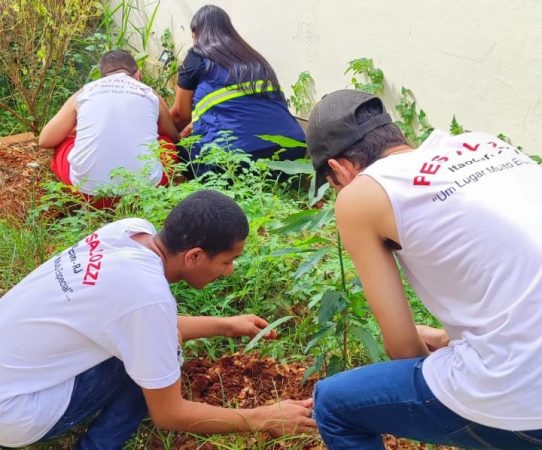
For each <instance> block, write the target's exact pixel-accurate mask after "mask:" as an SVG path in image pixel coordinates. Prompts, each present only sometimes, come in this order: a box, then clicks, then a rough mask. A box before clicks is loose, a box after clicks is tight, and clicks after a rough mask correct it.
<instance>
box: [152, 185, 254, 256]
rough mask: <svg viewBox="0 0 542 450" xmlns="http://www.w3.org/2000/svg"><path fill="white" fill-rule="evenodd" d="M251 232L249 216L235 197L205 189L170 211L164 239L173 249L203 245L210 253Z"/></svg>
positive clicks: (229, 246) (163, 235)
mask: <svg viewBox="0 0 542 450" xmlns="http://www.w3.org/2000/svg"><path fill="white" fill-rule="evenodd" d="M247 235H248V220H247V217H246V216H245V213H244V212H243V210H242V209H241V208H240V207H239V205H238V204H237V203H235V202H234V201H233V200H232V199H231V198H229V197H227V196H226V195H224V194H221V193H220V192H216V191H211V190H203V191H198V192H195V193H193V194H190V195H189V196H188V197H186V198H185V199H184V200H183V201H182V202H181V203H179V204H178V205H177V206H176V207H175V208H173V210H172V211H171V212H170V213H169V214H168V216H167V217H166V220H165V222H164V227H163V228H162V230H161V231H160V234H159V236H160V239H161V240H162V241H163V242H164V244H165V246H166V249H167V251H168V252H169V253H172V254H175V253H178V252H182V251H184V250H189V249H191V248H195V247H201V248H202V249H203V250H204V251H205V252H206V253H207V254H209V256H215V255H217V254H219V253H222V252H226V251H228V250H231V249H232V248H233V246H234V245H235V244H236V243H237V242H240V241H244V240H245V239H246V237H247Z"/></svg>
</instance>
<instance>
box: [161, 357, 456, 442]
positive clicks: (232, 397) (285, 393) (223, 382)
mask: <svg viewBox="0 0 542 450" xmlns="http://www.w3.org/2000/svg"><path fill="white" fill-rule="evenodd" d="M305 368H306V367H305V366H304V365H303V364H300V363H295V364H289V365H282V364H280V363H279V362H277V361H275V360H273V359H271V358H260V357H258V356H257V355H252V354H251V355H244V354H235V355H232V356H225V357H223V358H221V359H219V360H218V361H215V362H211V361H209V360H206V359H194V360H188V361H186V362H185V364H184V366H183V375H182V384H183V391H184V393H185V395H186V396H187V397H189V398H192V400H195V401H201V402H206V403H209V404H212V405H215V406H226V407H237V408H253V407H256V406H262V405H269V404H271V403H274V402H276V401H278V400H285V399H288V398H290V399H295V400H301V399H305V398H308V397H311V396H312V390H313V386H314V383H315V382H316V379H315V378H310V379H309V380H308V381H307V382H306V383H305V384H304V385H302V384H301V379H302V378H303V374H304V372H305ZM265 440H268V441H269V440H270V437H269V436H265V435H263V436H250V437H248V438H247V442H253V445H250V447H248V448H266V449H273V450H279V449H287V448H291V447H295V448H298V449H301V448H302V449H303V450H324V449H325V446H324V445H323V444H322V442H321V440H320V439H319V438H318V437H314V438H307V437H300V438H297V439H292V440H288V441H284V442H278V443H274V444H273V443H270V442H268V443H267V445H265V444H264V441H265ZM171 443H172V445H171V447H170V448H172V449H179V450H196V449H198V450H219V449H220V448H226V447H223V446H218V445H215V444H212V443H203V442H202V441H201V440H200V441H198V440H197V439H196V438H193V437H191V436H187V435H185V434H182V433H178V434H177V436H176V437H175V438H174V440H173V441H172V442H171ZM385 443H386V449H387V450H422V449H430V448H431V449H434V450H453V449H452V447H443V446H427V445H426V444H421V443H413V442H409V441H407V440H405V439H397V438H395V437H393V436H385ZM150 448H152V449H153V450H158V449H163V448H164V445H163V443H162V442H161V441H160V440H159V439H154V440H153V442H152V446H151V447H150ZM228 448H229V447H228Z"/></svg>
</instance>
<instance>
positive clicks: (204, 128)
mask: <svg viewBox="0 0 542 450" xmlns="http://www.w3.org/2000/svg"><path fill="white" fill-rule="evenodd" d="M185 63H186V64H190V65H194V66H195V67H197V70H196V71H195V72H194V73H193V74H191V77H188V76H187V75H186V74H185V71H184V70H183V68H181V70H180V72H179V85H180V86H181V87H183V88H185V89H191V88H192V89H193V90H194V98H193V101H192V106H193V110H194V112H193V115H192V120H193V133H194V134H198V135H201V140H200V141H199V143H198V147H199V148H201V147H202V146H203V145H205V144H208V143H211V142H214V141H216V140H217V139H220V138H221V135H222V133H223V132H224V131H230V132H231V135H230V136H231V141H230V142H228V144H227V146H226V148H227V149H235V148H238V149H241V150H243V151H246V152H247V153H250V154H254V155H257V157H261V156H260V155H259V153H260V152H261V151H262V150H264V149H268V148H270V147H273V144H271V143H270V142H268V141H265V140H263V139H261V138H259V137H258V135H279V136H286V137H289V138H291V139H295V140H298V141H300V142H303V141H304V140H305V135H304V133H303V130H302V129H301V127H300V125H299V124H298V122H297V120H296V119H295V118H294V117H293V116H292V114H291V113H290V112H289V110H288V106H287V104H286V101H285V100H284V95H283V93H282V92H281V91H268V92H262V93H254V94H247V93H243V92H239V91H240V90H241V89H237V92H239V94H240V95H239V96H237V97H235V96H232V92H233V91H232V87H233V86H239V85H238V84H237V85H234V84H232V82H231V81H229V80H228V72H227V70H226V69H225V68H224V67H222V66H220V65H219V64H216V63H214V62H213V61H211V60H209V59H206V58H204V57H202V56H200V55H198V54H197V53H196V52H194V50H191V51H190V53H189V55H188V57H187V61H186V62H185ZM207 66H209V67H210V69H209V70H205V67H207ZM243 83H246V84H245V85H246V86H247V87H248V86H250V83H251V82H250V80H249V79H244V80H243ZM258 86H259V85H258ZM222 99H227V100H224V101H221V100H222ZM217 100H218V101H217ZM274 148H275V150H276V149H277V148H278V147H274ZM265 156H271V154H269V155H265ZM301 156H303V153H301V154H300V155H299V157H301Z"/></svg>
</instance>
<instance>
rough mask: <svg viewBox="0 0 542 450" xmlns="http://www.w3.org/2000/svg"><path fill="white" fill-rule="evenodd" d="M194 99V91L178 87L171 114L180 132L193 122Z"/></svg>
mask: <svg viewBox="0 0 542 450" xmlns="http://www.w3.org/2000/svg"><path fill="white" fill-rule="evenodd" d="M193 98H194V91H189V90H187V89H183V88H180V87H177V90H176V91H175V102H174V103H173V106H172V107H171V109H170V111H169V112H170V114H171V118H172V119H173V122H174V123H175V126H176V127H177V130H178V131H182V130H183V129H184V128H185V127H186V126H187V125H188V124H189V123H190V122H191V121H192V99H193Z"/></svg>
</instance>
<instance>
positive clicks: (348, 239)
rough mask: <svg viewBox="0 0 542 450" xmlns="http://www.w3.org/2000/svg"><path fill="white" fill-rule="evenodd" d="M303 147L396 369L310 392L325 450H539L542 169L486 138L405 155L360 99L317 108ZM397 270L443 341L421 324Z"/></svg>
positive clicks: (341, 379) (348, 375)
mask: <svg viewBox="0 0 542 450" xmlns="http://www.w3.org/2000/svg"><path fill="white" fill-rule="evenodd" d="M307 145H308V151H309V154H310V157H311V159H312V163H313V166H314V168H315V170H316V173H317V177H318V179H317V188H318V187H319V186H321V185H322V184H323V183H325V182H326V181H328V182H329V183H330V185H331V186H332V187H333V188H335V189H336V190H337V191H339V194H338V196H337V201H336V216H337V225H338V228H339V231H340V235H341V238H342V240H343V242H344V245H345V247H346V249H347V251H348V253H349V254H350V256H351V257H352V260H353V262H354V264H355V266H356V269H357V272H358V274H359V276H360V279H361V282H362V284H363V287H364V292H365V295H366V297H367V301H368V303H369V306H370V308H371V309H372V311H373V313H374V315H375V317H376V320H377V322H378V324H379V326H380V329H381V331H382V336H383V341H384V346H385V348H386V351H387V353H388V355H389V356H390V358H391V361H387V362H383V363H378V364H371V365H367V366H364V367H361V368H357V369H354V370H351V371H346V372H343V373H340V374H337V375H335V376H332V377H330V378H328V379H325V380H322V381H320V382H319V383H318V384H317V386H316V388H315V393H314V398H315V406H314V417H315V419H316V422H317V424H318V427H319V430H320V433H321V434H322V436H323V439H324V441H325V443H326V445H327V447H328V448H329V449H331V450H334V449H354V448H355V449H384V446H383V443H382V438H381V435H382V434H393V435H397V436H403V437H407V438H412V439H416V440H419V441H424V442H430V443H436V444H444V445H455V446H458V447H462V448H493V449H514V450H518V449H535V448H542V401H540V400H541V398H540V394H539V393H540V392H542V352H541V351H540V349H541V348H542V333H540V323H542V308H541V307H540V304H541V302H542V264H541V261H542V233H541V232H540V231H541V230H542V196H541V195H540V192H542V168H541V167H540V166H538V165H537V164H536V163H535V162H534V161H533V160H532V159H531V158H529V157H528V156H526V155H525V154H523V153H522V152H520V151H519V150H517V149H515V148H514V147H512V146H511V145H510V144H508V143H506V142H504V141H502V140H500V139H498V138H496V137H494V136H491V135H488V134H485V133H465V134H462V135H459V136H450V135H448V134H446V133H443V132H441V131H438V130H435V131H433V133H432V134H431V135H430V136H429V137H428V138H427V140H426V141H425V142H424V143H423V145H422V146H421V147H420V148H418V149H414V148H412V146H411V145H410V144H409V143H408V142H407V140H406V139H405V137H404V136H403V134H402V133H401V131H400V130H399V128H398V127H397V126H396V125H394V124H393V123H392V120H391V118H390V116H389V115H388V114H387V113H386V111H385V108H384V105H383V103H382V101H381V100H380V99H379V98H377V97H375V96H372V95H369V94H365V93H363V92H360V91H353V90H342V91H337V92H334V93H332V94H329V95H327V96H325V97H324V98H323V99H322V100H321V101H320V102H319V103H318V104H317V105H316V106H315V108H314V110H313V112H312V113H311V116H310V119H309V124H308V129H307ZM399 267H400V268H401V269H402V270H403V272H404V274H405V275H406V277H407V278H408V280H409V281H410V283H411V285H412V287H413V288H414V289H415V291H416V293H417V294H418V296H419V297H420V299H421V300H422V302H423V303H424V304H425V306H426V307H427V309H428V310H429V311H430V312H431V313H432V314H433V315H434V316H435V317H436V318H437V319H438V320H439V321H440V323H441V324H442V326H443V329H436V328H431V327H428V326H423V325H415V323H414V320H413V317H412V313H411V311H410V308H409V305H408V300H407V298H406V296H405V293H404V289H403V284H402V281H401V275H400V269H399Z"/></svg>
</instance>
